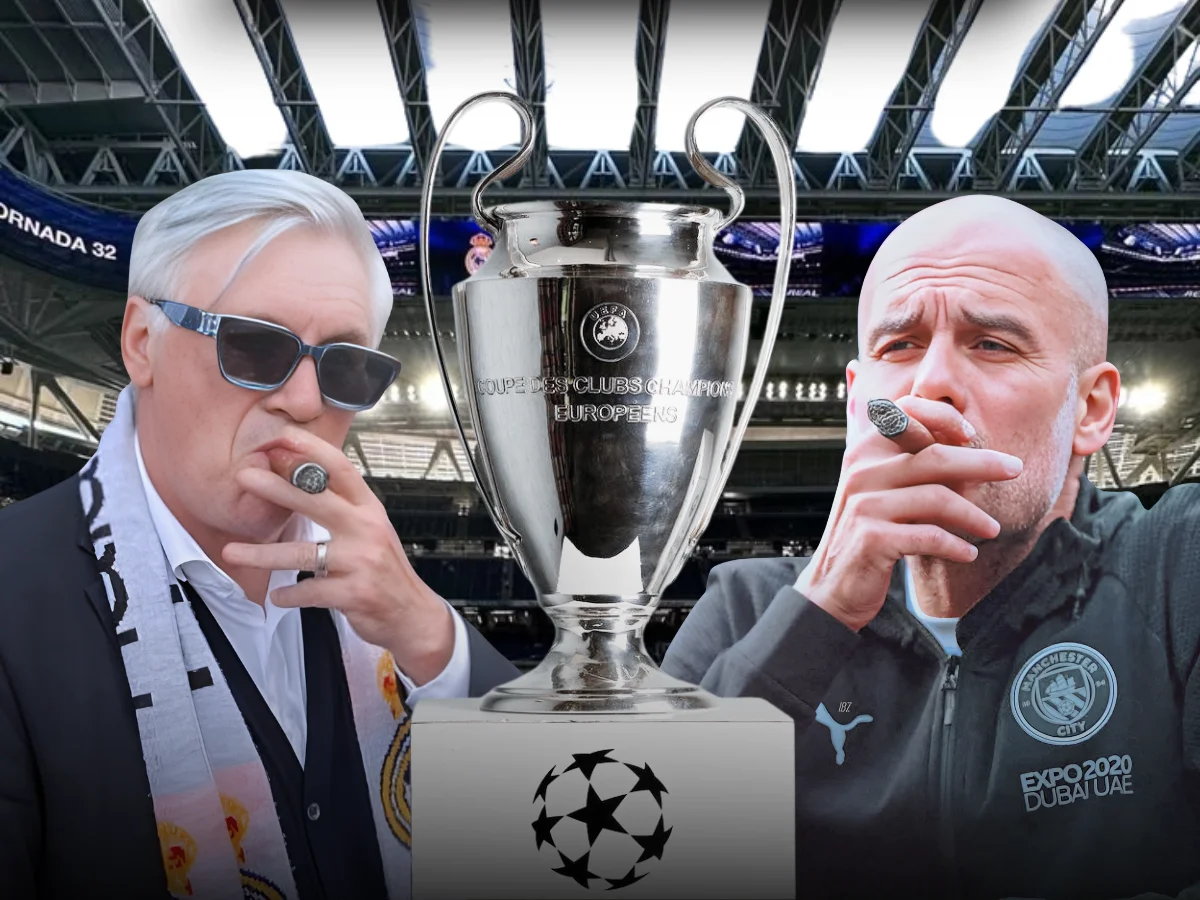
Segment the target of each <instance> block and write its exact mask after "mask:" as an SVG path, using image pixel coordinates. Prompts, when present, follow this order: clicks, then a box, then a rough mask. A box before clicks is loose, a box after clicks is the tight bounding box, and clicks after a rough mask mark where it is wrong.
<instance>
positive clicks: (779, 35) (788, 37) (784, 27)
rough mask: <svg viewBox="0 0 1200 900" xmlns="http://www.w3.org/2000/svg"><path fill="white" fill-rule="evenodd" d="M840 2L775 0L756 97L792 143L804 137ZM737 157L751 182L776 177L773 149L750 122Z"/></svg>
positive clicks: (765, 181)
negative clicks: (802, 131)
mask: <svg viewBox="0 0 1200 900" xmlns="http://www.w3.org/2000/svg"><path fill="white" fill-rule="evenodd" d="M840 6H841V0H771V8H770V11H769V12H768V13H767V27H766V31H765V33H764V34H763V43H762V50H761V51H759V56H758V68H757V70H756V71H755V75H754V86H753V87H752V88H751V89H750V102H752V103H755V104H757V105H759V106H761V107H763V108H764V109H765V110H766V111H767V112H768V113H770V114H771V116H772V117H773V118H774V119H775V122H776V124H778V125H779V127H780V129H781V130H782V131H783V137H784V139H785V140H786V141H787V142H788V149H792V148H794V147H795V146H796V141H797V139H798V138H799V137H800V126H801V124H802V123H803V121H804V111H805V109H806V107H807V106H808V98H809V97H810V96H811V94H812V90H813V87H814V86H815V85H816V83H817V74H818V72H820V69H821V59H822V57H823V56H824V54H825V44H826V42H827V39H828V37H829V31H830V29H831V28H832V27H833V19H834V16H836V15H837V11H838V8H839V7H840ZM737 158H738V170H739V172H740V174H741V176H742V179H743V180H744V181H746V182H747V183H748V184H751V185H759V184H769V183H771V182H772V181H773V180H774V170H773V167H772V165H771V154H770V152H769V151H768V150H767V146H766V144H764V143H763V140H762V138H761V137H760V136H759V134H758V130H757V129H756V128H755V127H754V126H753V125H751V124H750V123H746V125H745V126H744V128H743V129H742V135H741V137H740V138H739V139H738V144H737Z"/></svg>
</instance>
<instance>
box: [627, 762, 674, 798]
mask: <svg viewBox="0 0 1200 900" xmlns="http://www.w3.org/2000/svg"><path fill="white" fill-rule="evenodd" d="M625 768H627V769H629V771H631V772H633V773H634V774H635V775H637V777H638V780H637V784H635V785H634V786H633V787H632V788H630V789H629V793H631V794H632V793H633V792H634V791H649V792H650V793H651V794H652V795H653V796H654V799H655V800H657V801H658V808H659V809H662V795H663V794H669V793H670V791H668V790H667V786H666V785H665V784H663V783H662V782H661V781H659V780H658V777H657V776H656V775H655V774H654V773H653V772H652V771H650V764H649V763H646V765H644V766H631V765H630V764H629V763H625Z"/></svg>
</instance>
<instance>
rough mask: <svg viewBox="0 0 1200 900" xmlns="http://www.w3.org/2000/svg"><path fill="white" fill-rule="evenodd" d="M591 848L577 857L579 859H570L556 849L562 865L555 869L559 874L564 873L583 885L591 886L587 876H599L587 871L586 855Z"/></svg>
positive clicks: (589, 852)
mask: <svg viewBox="0 0 1200 900" xmlns="http://www.w3.org/2000/svg"><path fill="white" fill-rule="evenodd" d="M591 852H592V851H591V850H589V851H588V852H587V853H585V854H583V856H581V857H579V859H571V858H570V857H568V856H566V855H565V854H564V853H563V852H562V851H561V850H559V851H558V856H559V858H560V859H561V860H562V866H560V867H559V868H557V869H555V870H554V871H555V872H557V873H558V874H559V875H566V876H567V877H568V878H574V879H575V880H576V881H577V882H579V883H580V884H582V885H583V886H584V887H591V885H590V884H589V883H588V879H589V878H599V877H600V876H599V875H597V874H595V873H594V872H590V871H588V856H589V855H590V854H591Z"/></svg>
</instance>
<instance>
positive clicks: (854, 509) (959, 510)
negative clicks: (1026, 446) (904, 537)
mask: <svg viewBox="0 0 1200 900" xmlns="http://www.w3.org/2000/svg"><path fill="white" fill-rule="evenodd" d="M847 511H848V512H850V513H851V514H852V515H854V516H861V517H865V518H868V519H872V520H883V521H888V522H894V523H897V524H901V525H937V526H938V527H939V528H943V529H946V530H947V531H950V532H953V533H955V534H960V535H961V534H972V535H975V536H977V537H980V538H986V539H991V538H994V537H996V536H997V535H998V534H1000V523H999V522H997V521H996V520H995V519H994V518H992V517H991V516H989V515H988V514H987V513H986V512H984V511H983V510H982V509H980V508H979V507H978V506H976V505H975V504H974V503H972V502H971V501H970V500H968V499H966V498H965V497H963V496H962V495H961V494H958V493H955V492H954V491H953V490H951V489H950V488H948V487H946V486H945V485H941V484H920V485H914V486H912V487H906V488H898V489H896V490H890V491H878V492H875V493H867V494H857V495H855V496H854V497H852V498H851V499H850V500H849V501H848V502H847Z"/></svg>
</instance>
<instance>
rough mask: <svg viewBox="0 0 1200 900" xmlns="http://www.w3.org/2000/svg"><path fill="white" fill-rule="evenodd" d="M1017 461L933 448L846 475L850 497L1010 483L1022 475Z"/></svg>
mask: <svg viewBox="0 0 1200 900" xmlns="http://www.w3.org/2000/svg"><path fill="white" fill-rule="evenodd" d="M1022 468H1023V464H1022V462H1021V460H1020V459H1019V458H1018V457H1015V456H1010V455H1009V454H1007V453H1001V452H1000V451H999V450H984V449H982V448H980V447H951V446H948V445H946V444H930V445H929V446H928V447H926V448H925V449H924V450H921V451H920V452H918V453H915V454H911V455H910V454H898V455H894V456H890V457H886V458H883V459H880V460H875V461H869V462H865V463H863V464H861V465H858V466H856V467H854V468H853V469H851V470H850V471H848V472H846V473H844V474H843V477H842V481H843V482H844V483H845V486H846V494H847V496H853V495H855V494H861V493H867V492H870V491H882V490H890V489H894V488H902V487H909V486H911V485H916V484H944V485H962V484H982V483H983V482H989V481H1008V480H1010V479H1012V478H1016V477H1017V476H1018V475H1020V474H1021V470H1022Z"/></svg>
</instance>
